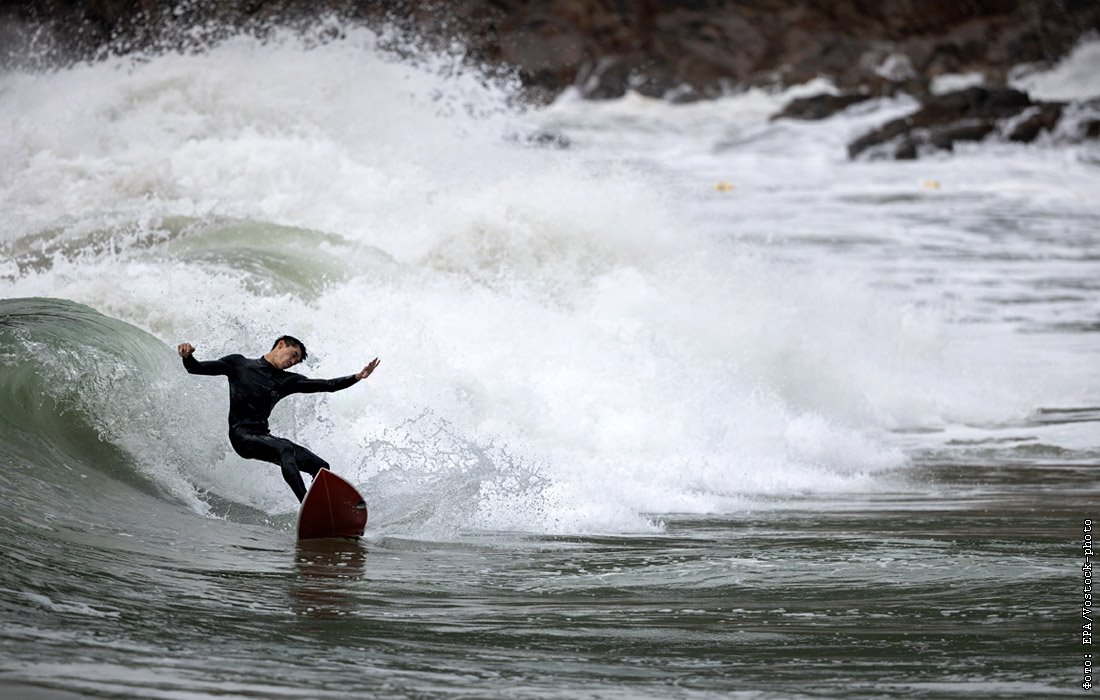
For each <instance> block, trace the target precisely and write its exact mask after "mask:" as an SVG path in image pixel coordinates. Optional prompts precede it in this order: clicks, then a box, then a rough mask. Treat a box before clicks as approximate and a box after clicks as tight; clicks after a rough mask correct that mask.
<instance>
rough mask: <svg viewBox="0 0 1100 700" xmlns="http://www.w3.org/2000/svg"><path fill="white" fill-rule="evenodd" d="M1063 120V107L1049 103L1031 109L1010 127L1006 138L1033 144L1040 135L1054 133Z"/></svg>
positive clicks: (1025, 111)
mask: <svg viewBox="0 0 1100 700" xmlns="http://www.w3.org/2000/svg"><path fill="white" fill-rule="evenodd" d="M1061 118H1062V105H1060V104H1055V103H1048V104H1042V105H1036V106H1034V107H1030V108H1028V109H1026V110H1024V112H1023V113H1022V114H1021V115H1020V118H1019V119H1017V120H1016V121H1015V122H1014V123H1011V124H1009V125H1008V128H1007V129H1006V133H1005V138H1007V139H1008V140H1009V141H1016V142H1019V143H1031V142H1032V141H1034V140H1035V139H1036V138H1038V136H1039V134H1040V133H1042V132H1044V131H1047V132H1050V131H1054V127H1055V126H1057V125H1058V120H1059V119H1061Z"/></svg>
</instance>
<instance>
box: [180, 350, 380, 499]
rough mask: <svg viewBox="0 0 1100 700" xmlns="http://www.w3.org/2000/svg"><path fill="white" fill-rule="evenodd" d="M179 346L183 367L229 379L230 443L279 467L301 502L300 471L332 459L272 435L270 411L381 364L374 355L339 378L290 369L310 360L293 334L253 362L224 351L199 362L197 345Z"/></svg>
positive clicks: (352, 381) (338, 386)
mask: <svg viewBox="0 0 1100 700" xmlns="http://www.w3.org/2000/svg"><path fill="white" fill-rule="evenodd" d="M177 350H178V351H179V354H180V357H182V358H183V366H184V368H186V369H187V371H188V372H190V373H191V374H205V375H210V376H216V375H225V376H226V377H228V378H229V444H231V445H232V446H233V450H234V451H236V453H237V454H239V455H240V456H242V457H244V458H245V459H259V460H263V461H265V462H271V463H272V464H278V465H279V466H281V467H282V469H283V478H284V479H286V483H288V484H290V488H291V489H293V490H294V495H295V496H297V497H298V501H299V502H301V501H302V499H304V498H305V497H306V485H305V482H303V481H302V475H301V474H299V473H298V472H299V471H303V472H306V473H307V474H309V475H310V476H312V477H316V476H317V472H319V471H320V470H321V468H322V467H324V468H326V469H327V468H328V463H327V462H325V460H323V459H321V458H320V457H318V456H317V455H315V454H313V453H312V452H310V451H309V450H307V449H306V448H304V447H302V446H301V445H295V444H294V443H293V442H291V441H290V440H287V439H285V438H279V437H275V436H274V435H272V434H271V433H270V431H269V430H268V426H267V419H268V417H269V416H270V415H271V409H273V408H275V404H277V403H278V402H279V400H280V399H282V398H283V397H285V396H290V395H291V394H310V393H316V392H319V391H326V392H330V391H340V390H341V389H347V388H348V387H349V386H351V385H352V384H355V383H356V382H358V381H359V380H360V379H366V378H367V377H369V376H370V374H371V372H373V371H374V368H375V367H377V366H378V358H377V357H376V358H374V359H373V360H371V362H370V364H368V365H367V366H366V367H364V368H363V369H361V370H359V371H358V372H356V373H355V374H352V375H349V376H347V377H340V378H339V379H309V378H307V377H303V376H302V375H300V374H295V373H294V372H287V371H286V369H287V368H288V367H293V366H294V365H296V364H298V363H299V362H301V361H302V360H304V359H306V346H305V345H303V344H302V341H300V340H298V339H297V338H292V337H291V336H289V335H284V336H282V337H281V338H279V339H278V340H276V341H275V344H274V345H273V346H272V347H271V351H270V352H268V353H267V354H266V355H264V356H263V357H260V358H257V359H254V360H253V359H248V358H246V357H244V356H243V355H226V356H225V357H223V358H221V359H220V360H209V361H207V362H200V361H199V360H196V359H195V358H194V352H195V346H193V345H191V343H180V345H179V347H178V348H177Z"/></svg>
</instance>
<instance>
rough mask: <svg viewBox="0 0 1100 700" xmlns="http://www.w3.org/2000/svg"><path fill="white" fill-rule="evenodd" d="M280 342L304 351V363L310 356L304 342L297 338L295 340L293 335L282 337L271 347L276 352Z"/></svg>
mask: <svg viewBox="0 0 1100 700" xmlns="http://www.w3.org/2000/svg"><path fill="white" fill-rule="evenodd" d="M280 341H285V342H286V344H287V345H293V346H294V347H296V348H298V349H299V350H301V351H302V361H303V362H305V359H306V358H307V357H308V356H309V353H308V352H306V346H305V344H304V343H302V341H300V340H298V339H297V338H295V337H294V336H292V335H281V336H279V337H278V338H277V339H276V340H275V342H274V343H273V344H272V345H271V349H272V350H274V349H275V348H276V347H278V345H279V342H280Z"/></svg>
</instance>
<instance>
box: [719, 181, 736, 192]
mask: <svg viewBox="0 0 1100 700" xmlns="http://www.w3.org/2000/svg"><path fill="white" fill-rule="evenodd" d="M714 191H715V192H733V183H732V182H719V183H718V184H716V185H715V186H714Z"/></svg>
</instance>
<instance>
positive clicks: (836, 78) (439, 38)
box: [0, 0, 1100, 158]
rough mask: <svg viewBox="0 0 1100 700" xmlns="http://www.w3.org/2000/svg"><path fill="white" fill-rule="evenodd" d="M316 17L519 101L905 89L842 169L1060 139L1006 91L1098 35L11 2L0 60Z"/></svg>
mask: <svg viewBox="0 0 1100 700" xmlns="http://www.w3.org/2000/svg"><path fill="white" fill-rule="evenodd" d="M324 15H333V16H336V17H339V18H341V19H342V20H345V21H351V22H362V23H365V24H367V25H369V26H386V27H388V28H390V29H393V30H396V35H397V36H398V37H400V41H397V42H395V45H400V44H405V45H408V44H407V42H415V43H416V45H423V44H428V45H434V46H437V47H443V46H448V45H451V44H452V43H453V42H455V41H458V42H460V43H461V44H462V45H463V46H464V47H465V56H466V60H468V61H470V62H472V63H476V64H477V65H479V66H480V67H483V68H485V67H488V68H489V69H491V70H501V71H506V72H511V73H512V74H514V75H516V76H517V77H518V78H519V81H520V82H521V83H522V85H523V87H524V93H525V94H524V98H525V99H527V100H530V101H534V102H546V101H549V100H551V99H553V98H554V97H555V96H557V95H558V94H560V93H561V92H562V91H564V90H566V89H572V90H575V91H576V92H578V93H579V94H580V95H581V96H583V97H586V98H590V99H601V98H614V97H618V96H621V95H623V94H624V93H625V92H626V91H628V90H633V91H636V92H639V93H641V94H643V95H647V96H651V97H659V98H664V99H668V100H673V101H688V100H696V99H706V98H713V97H717V96H720V95H723V94H728V93H730V92H734V91H737V90H740V89H744V88H746V87H751V86H769V87H770V86H784V85H792V84H798V83H804V82H806V81H808V80H811V79H813V78H817V77H824V78H827V79H829V80H830V81H832V83H833V84H834V85H836V86H837V88H839V90H840V92H841V94H839V95H823V96H818V97H816V98H812V99H810V100H806V101H796V102H795V103H792V104H791V105H790V106H788V109H787V110H786V111H785V112H784V113H783V114H782V115H778V116H780V117H784V118H822V117H825V116H828V115H829V114H832V113H834V112H835V111H837V110H839V109H843V108H846V107H847V106H850V105H852V104H854V103H856V102H858V101H860V100H863V99H867V98H870V97H875V96H883V95H893V94H897V93H899V92H904V93H907V94H910V95H913V96H915V97H917V98H918V99H920V100H922V101H923V107H922V108H921V109H920V110H918V111H917V112H916V113H915V114H914V115H911V116H910V117H906V118H905V119H904V120H897V121H895V122H891V123H890V124H887V125H884V126H883V127H881V128H880V129H878V130H876V132H874V133H872V134H868V135H866V136H864V137H862V138H860V139H858V140H857V141H856V142H853V144H852V147H851V148H850V155H851V156H852V157H893V158H910V157H916V156H917V155H919V154H920V153H922V152H926V151H927V150H929V149H938V148H948V149H949V148H951V147H952V146H953V144H954V143H956V142H957V141H962V140H974V139H981V138H986V137H989V136H990V135H999V137H1002V138H1005V139H1007V140H1014V141H1030V140H1033V139H1035V138H1037V137H1038V136H1039V135H1040V134H1043V133H1055V132H1059V133H1063V132H1064V133H1068V131H1072V129H1068V128H1067V127H1064V126H1062V127H1059V124H1060V123H1061V122H1062V121H1063V117H1064V114H1065V112H1066V105H1064V104H1060V103H1042V102H1032V101H1031V100H1030V99H1029V98H1028V96H1027V95H1024V94H1022V93H1017V92H1015V91H1013V90H1011V89H1009V88H1008V86H1007V78H1008V76H1009V73H1010V71H1012V70H1013V69H1014V68H1016V67H1017V66H1021V65H1027V64H1033V65H1034V64H1038V65H1050V64H1051V63H1053V62H1055V61H1057V60H1058V59H1060V58H1062V57H1063V56H1065V55H1066V54H1067V53H1068V52H1069V51H1070V50H1071V49H1072V48H1073V47H1074V45H1075V44H1076V43H1077V42H1078V41H1079V40H1080V39H1081V37H1083V36H1085V35H1087V34H1089V33H1100V2H1093V1H1084V0H966V1H965V2H963V1H960V0H881V1H880V2H867V1H866V0H694V1H692V0H675V1H671V2H657V1H656V0H545V2H536V1H534V0H457V1H453V2H438V1H422V2H408V1H403V0H374V1H365V2H364V1H359V2H357V1H355V0H245V1H244V2H217V1H215V0H18V1H17V2H15V3H14V4H4V5H3V6H0V46H3V47H5V48H4V49H3V52H2V53H3V56H2V57H3V58H4V59H5V60H6V61H7V62H9V63H10V62H11V61H13V60H17V59H18V57H19V55H20V54H22V53H27V52H28V51H29V50H30V49H31V47H39V48H38V49H36V50H39V52H41V51H40V47H41V46H47V47H48V48H49V50H50V51H51V52H52V53H53V55H54V56H56V57H71V58H78V59H79V58H87V57H89V56H94V55H102V53H103V52H105V51H107V52H110V51H113V52H126V51H129V50H133V49H137V48H143V47H146V46H149V45H173V44H177V45H183V44H186V43H187V42H188V41H196V39H195V37H196V32H195V31H193V28H195V27H201V28H203V29H202V32H201V35H202V39H201V40H208V39H210V38H217V36H218V35H219V33H222V34H228V33H231V32H235V31H240V30H242V29H243V30H247V31H255V32H263V31H269V30H270V29H271V28H272V27H276V26H286V25H290V26H303V25H305V24H308V23H310V22H314V21H315V20H316V18H317V17H319V16H324ZM337 27H338V25H337ZM334 31H336V32H338V31H339V29H338V28H337V29H334ZM391 33H393V32H391ZM398 50H399V49H398ZM962 73H970V74H975V75H977V76H979V80H980V82H981V84H982V86H983V87H979V88H970V89H968V90H962V91H959V92H958V93H955V94H953V95H936V94H933V91H932V90H931V89H930V85H931V83H932V81H933V80H934V79H936V78H937V77H940V76H944V75H949V74H962ZM1086 111H1087V110H1086ZM1089 119H1090V117H1088V116H1087V115H1086V118H1085V119H1084V122H1083V123H1082V125H1080V127H1079V128H1077V127H1075V128H1077V131H1079V132H1080V134H1078V136H1079V137H1080V138H1089V137H1093V138H1094V137H1095V132H1096V131H1097V129H1098V127H1097V122H1096V121H1089ZM1098 119H1100V117H1098ZM1059 130H1061V131H1059ZM1064 133H1063V135H1064ZM1067 138H1068V137H1067Z"/></svg>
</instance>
